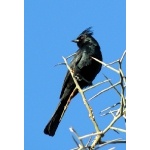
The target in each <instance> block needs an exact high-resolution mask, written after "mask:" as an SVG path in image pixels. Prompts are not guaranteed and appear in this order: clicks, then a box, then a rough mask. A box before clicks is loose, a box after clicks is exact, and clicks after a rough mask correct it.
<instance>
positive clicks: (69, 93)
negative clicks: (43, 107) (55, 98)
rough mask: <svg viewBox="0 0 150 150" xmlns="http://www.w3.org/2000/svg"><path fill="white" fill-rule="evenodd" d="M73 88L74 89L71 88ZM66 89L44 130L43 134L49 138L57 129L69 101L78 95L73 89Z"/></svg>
mask: <svg viewBox="0 0 150 150" xmlns="http://www.w3.org/2000/svg"><path fill="white" fill-rule="evenodd" d="M73 88H74V87H73ZM73 88H70V89H67V90H66V91H65V93H64V94H63V96H62V97H61V101H60V103H59V105H58V107H57V109H56V111H55V113H54V115H53V116H52V118H51V120H50V121H49V122H48V124H47V125H46V127H45V129H44V133H45V134H47V135H49V136H54V135H55V132H56V130H57V128H58V125H59V123H60V121H61V119H62V117H63V115H64V113H65V111H66V110H67V107H68V105H69V103H70V100H71V99H72V98H73V97H74V96H75V95H76V94H77V93H78V90H77V89H75V88H74V90H73Z"/></svg>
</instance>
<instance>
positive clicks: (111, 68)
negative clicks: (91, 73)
mask: <svg viewBox="0 0 150 150" xmlns="http://www.w3.org/2000/svg"><path fill="white" fill-rule="evenodd" d="M91 58H92V59H94V60H96V61H97V62H99V63H101V64H102V65H104V66H105V67H107V68H109V69H110V70H113V71H115V72H116V73H118V74H119V71H118V70H116V69H115V68H113V67H111V66H109V65H108V64H106V63H104V62H102V61H100V60H98V59H96V58H94V57H91Z"/></svg>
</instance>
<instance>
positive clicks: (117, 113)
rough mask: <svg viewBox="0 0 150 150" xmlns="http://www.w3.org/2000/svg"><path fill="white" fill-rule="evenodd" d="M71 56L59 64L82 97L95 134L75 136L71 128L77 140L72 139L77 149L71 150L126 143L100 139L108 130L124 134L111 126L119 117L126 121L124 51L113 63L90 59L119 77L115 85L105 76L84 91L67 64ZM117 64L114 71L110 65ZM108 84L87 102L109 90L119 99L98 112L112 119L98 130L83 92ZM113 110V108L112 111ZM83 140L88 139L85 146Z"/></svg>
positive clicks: (121, 130) (85, 149)
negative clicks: (69, 75) (63, 65)
mask: <svg viewBox="0 0 150 150" xmlns="http://www.w3.org/2000/svg"><path fill="white" fill-rule="evenodd" d="M73 55H75V54H73ZM73 55H70V56H69V57H67V58H64V57H63V59H64V63H61V64H65V65H66V66H67V68H68V70H69V71H70V73H71V76H72V78H73V80H74V82H75V84H76V88H77V89H78V91H79V93H80V95H81V97H82V100H83V103H84V104H85V106H86V108H87V110H88V113H89V117H90V119H91V121H92V123H93V125H94V128H95V132H94V133H89V134H87V135H83V136H79V134H77V132H76V131H75V129H73V128H70V131H71V132H72V133H73V134H74V136H75V138H76V139H77V140H75V138H74V137H73V140H74V141H75V143H76V145H77V147H76V148H73V149H72V150H93V149H95V150H97V149H99V148H101V147H102V146H105V145H107V144H116V143H126V140H122V139H120V138H119V139H114V140H111V141H102V137H103V136H104V135H105V134H106V133H107V132H108V131H109V130H114V131H116V132H122V133H126V130H125V129H122V128H119V127H118V128H117V127H114V126H113V125H114V124H115V122H117V121H118V120H119V119H120V118H121V117H123V118H124V119H126V98H125V93H126V92H125V90H126V77H125V75H124V73H123V69H122V63H123V59H124V58H125V55H126V51H124V52H123V54H122V56H121V58H120V59H117V60H116V61H113V62H111V63H108V64H106V63H104V62H102V61H100V60H98V59H96V58H94V57H92V59H93V60H95V61H97V62H99V63H101V64H102V65H103V66H104V67H107V68H108V69H110V70H111V71H114V72H116V73H117V74H118V75H119V78H120V80H119V81H118V82H117V83H112V82H111V79H108V77H107V76H106V75H104V76H105V78H106V80H104V81H102V82H99V83H97V84H95V85H92V86H90V87H88V88H86V89H83V90H82V89H81V88H80V86H79V84H78V82H77V80H76V78H74V76H73V73H72V71H71V69H70V67H69V65H68V63H67V59H68V58H70V57H72V56H73ZM116 63H118V64H119V68H118V69H115V68H113V67H112V66H111V65H113V64H116ZM107 82H109V83H110V86H109V87H108V88H105V89H103V90H101V91H100V92H98V93H97V94H95V95H94V96H92V97H91V98H90V99H89V100H88V101H90V100H92V99H94V98H95V97H97V96H99V95H101V94H103V93H105V92H107V91H109V90H111V89H114V91H115V92H116V94H118V95H119V97H120V101H118V102H117V103H116V104H114V105H113V106H109V107H107V108H105V109H104V110H102V111H100V113H103V114H102V115H101V117H102V116H106V115H109V114H111V115H112V116H113V119H112V121H111V122H110V123H109V124H108V125H107V126H106V127H105V128H104V129H103V130H102V129H101V130H100V128H99V126H98V123H97V121H96V119H95V116H94V114H93V110H92V108H91V106H90V105H89V104H88V101H87V99H86V97H85V92H86V91H88V90H91V89H92V88H95V87H96V86H99V85H101V84H104V83H107ZM116 87H117V88H116ZM116 106H119V108H118V109H116V108H115V107H116ZM113 108H115V109H114V110H113ZM85 138H89V141H88V143H87V144H84V142H83V139H85ZM92 138H94V140H93V141H92V140H91V139H92Z"/></svg>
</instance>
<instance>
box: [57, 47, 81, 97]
mask: <svg viewBox="0 0 150 150" xmlns="http://www.w3.org/2000/svg"><path fill="white" fill-rule="evenodd" d="M81 58H82V52H81V51H80V49H79V50H78V51H77V52H76V54H75V56H74V58H73V60H72V61H71V63H70V68H72V69H73V68H74V66H76V64H78V62H79V61H80V59H81ZM72 84H74V81H73V79H72V77H71V74H70V71H67V74H66V77H65V79H64V83H63V86H62V90H61V94H60V98H61V97H62V95H63V93H64V90H65V88H66V87H67V86H68V87H70V86H71V85H72Z"/></svg>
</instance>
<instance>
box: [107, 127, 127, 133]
mask: <svg viewBox="0 0 150 150" xmlns="http://www.w3.org/2000/svg"><path fill="white" fill-rule="evenodd" d="M110 129H112V130H116V131H120V132H126V130H124V129H121V128H116V127H110Z"/></svg>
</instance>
